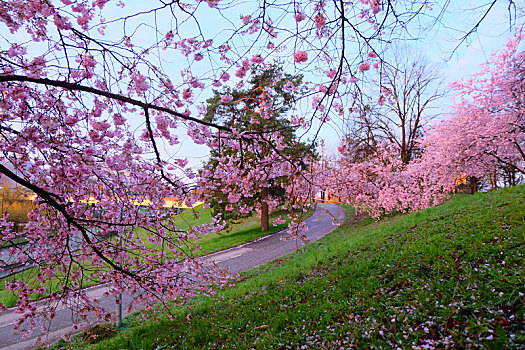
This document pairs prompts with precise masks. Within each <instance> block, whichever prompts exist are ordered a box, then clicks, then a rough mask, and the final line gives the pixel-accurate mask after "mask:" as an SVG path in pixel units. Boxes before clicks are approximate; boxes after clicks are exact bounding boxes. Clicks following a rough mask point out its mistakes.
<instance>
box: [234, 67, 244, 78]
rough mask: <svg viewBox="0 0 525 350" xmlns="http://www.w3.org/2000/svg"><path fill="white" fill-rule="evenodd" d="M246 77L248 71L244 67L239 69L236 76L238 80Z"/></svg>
mask: <svg viewBox="0 0 525 350" xmlns="http://www.w3.org/2000/svg"><path fill="white" fill-rule="evenodd" d="M245 75H246V69H244V67H241V68H239V69H237V71H236V72H235V76H236V77H237V78H244V76H245Z"/></svg>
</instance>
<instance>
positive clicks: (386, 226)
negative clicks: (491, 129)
mask: <svg viewBox="0 0 525 350" xmlns="http://www.w3.org/2000/svg"><path fill="white" fill-rule="evenodd" d="M524 232H525V186H518V187H514V188H506V189H503V190H501V191H495V192H489V193H478V194H476V195H456V196H454V197H453V198H452V199H451V200H450V201H449V202H447V203H445V204H443V205H441V206H438V207H435V208H431V209H428V210H425V211H421V212H417V213H411V214H406V215H396V216H392V217H389V218H386V219H383V220H381V221H379V222H374V221H372V220H369V219H365V220H362V221H360V222H355V221H353V220H352V219H350V220H348V221H347V222H346V224H344V225H342V226H340V227H339V228H338V229H337V230H336V231H334V232H333V233H331V234H329V235H328V236H326V237H324V238H322V239H321V240H319V241H317V242H314V243H312V244H310V245H308V246H306V247H305V248H303V249H302V250H301V251H297V252H294V253H291V254H289V255H287V256H285V257H284V258H282V259H278V260H276V261H274V262H270V263H268V264H266V265H263V266H260V267H258V268H256V269H254V270H251V271H249V272H247V273H245V274H244V275H243V276H242V279H241V282H239V284H238V285H237V286H236V287H233V288H226V289H224V290H222V291H221V292H219V293H218V295H216V296H215V297H204V296H202V297H199V298H196V299H194V300H193V301H191V302H190V304H188V305H186V306H185V307H174V309H173V311H172V312H173V313H174V314H175V315H176V319H175V320H174V321H170V320H169V319H168V318H167V317H166V316H165V315H163V314H162V313H159V312H158V311H156V312H144V313H143V314H135V315H132V316H131V317H129V318H127V319H126V321H125V326H126V327H127V329H123V330H121V331H118V332H106V333H103V335H108V334H111V335H112V337H111V338H110V339H106V340H103V341H102V342H100V343H98V344H95V345H89V344H86V343H85V342H83V341H82V338H83V337H84V338H85V337H87V336H86V335H80V336H78V337H77V338H76V339H75V340H74V341H73V342H71V343H65V342H60V343H58V344H56V345H55V347H57V348H59V347H64V348H70V347H71V348H84V347H90V348H94V349H172V348H173V349H215V348H227V349H230V348H236V349H298V348H304V349H334V348H354V347H355V348H363V349H364V348H384V349H390V348H397V347H399V348H403V349H405V348H416V349H417V348H436V347H438V348H447V347H458V348H465V347H469V346H473V347H482V348H492V349H500V348H523V347H525V316H524V314H525V311H524V304H525V297H524V294H525V269H523V262H524V260H525V259H524V256H525V245H524V243H525V237H524V235H525V234H524ZM143 316H145V317H146V318H147V320H146V321H144V320H143ZM90 339H94V337H91V338H90Z"/></svg>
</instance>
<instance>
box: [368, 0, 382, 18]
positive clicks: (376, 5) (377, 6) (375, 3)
mask: <svg viewBox="0 0 525 350" xmlns="http://www.w3.org/2000/svg"><path fill="white" fill-rule="evenodd" d="M370 7H371V8H372V13H373V14H374V15H377V14H378V13H379V12H380V11H381V3H380V2H379V0H372V1H371V2H370Z"/></svg>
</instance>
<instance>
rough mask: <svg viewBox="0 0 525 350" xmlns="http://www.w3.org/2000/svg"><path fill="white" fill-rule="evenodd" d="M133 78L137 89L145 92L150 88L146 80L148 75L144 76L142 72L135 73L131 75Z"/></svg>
mask: <svg viewBox="0 0 525 350" xmlns="http://www.w3.org/2000/svg"><path fill="white" fill-rule="evenodd" d="M131 80H132V81H133V83H134V85H135V90H137V91H140V92H144V91H147V90H148V89H149V84H148V82H147V81H146V77H145V76H143V75H142V74H138V73H134V74H133V75H132V76H131Z"/></svg>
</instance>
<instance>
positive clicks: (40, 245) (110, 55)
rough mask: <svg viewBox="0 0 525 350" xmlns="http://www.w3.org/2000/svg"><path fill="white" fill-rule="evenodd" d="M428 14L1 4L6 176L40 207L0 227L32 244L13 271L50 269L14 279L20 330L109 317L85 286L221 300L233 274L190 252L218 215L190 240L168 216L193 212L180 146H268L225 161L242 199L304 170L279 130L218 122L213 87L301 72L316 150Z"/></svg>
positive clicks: (0, 132)
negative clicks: (212, 113) (186, 209)
mask: <svg viewBox="0 0 525 350" xmlns="http://www.w3.org/2000/svg"><path fill="white" fill-rule="evenodd" d="M428 11H431V9H430V8H429V6H428V4H427V1H425V0H420V1H419V0H412V1H408V0H407V1H396V2H392V1H368V0H361V1H359V2H355V3H354V2H337V1H334V2H327V1H313V2H308V3H297V2H286V1H278V2H274V3H268V2H262V3H259V2H253V3H251V2H240V3H237V2H227V3H223V2H220V1H218V0H207V1H199V0H198V1H191V2H182V1H148V2H130V3H128V2H126V3H124V2H122V1H119V2H117V1H104V0H97V1H87V0H76V1H75V0H61V1H58V0H56V1H51V0H49V1H41V0H29V1H25V2H21V1H17V0H7V1H3V2H1V3H0V22H1V25H0V34H1V36H0V40H1V41H2V44H1V45H0V47H1V50H0V90H1V95H0V117H1V119H0V148H1V150H2V153H1V155H0V173H1V174H2V176H4V177H6V178H8V179H9V180H10V181H12V182H14V183H17V184H18V185H20V186H23V187H25V188H26V189H28V190H30V191H32V192H33V193H34V194H35V195H36V199H35V202H36V203H37V204H38V208H37V209H35V210H33V211H32V212H31V213H30V214H29V220H30V221H29V223H28V224H27V225H26V226H25V229H24V230H23V231H22V232H15V231H14V230H13V229H12V223H11V222H10V221H9V218H8V217H5V216H4V217H2V219H1V220H0V226H1V230H2V240H3V242H7V241H13V242H14V241H16V240H18V239H24V240H25V241H26V243H27V244H25V245H23V246H14V247H13V248H12V249H10V252H9V255H10V256H14V257H16V260H17V265H18V266H22V267H23V268H27V267H31V266H38V267H39V269H38V270H37V271H38V272H37V273H36V282H34V283H33V284H29V283H28V281H26V280H23V279H21V278H19V277H17V276H15V277H14V278H13V280H12V282H10V283H9V284H8V285H7V287H8V288H9V289H11V290H12V291H13V292H15V293H16V294H17V295H18V301H17V308H18V312H20V313H22V314H23V317H22V318H21V319H20V320H19V321H18V324H17V327H21V325H23V324H24V323H25V322H27V324H26V328H25V329H26V330H31V329H34V328H35V327H37V325H38V324H41V323H38V322H37V321H38V318H37V316H40V317H44V318H47V319H50V318H53V317H54V315H55V310H56V308H57V306H58V305H59V303H61V304H65V305H69V306H71V307H72V308H73V309H74V310H75V311H76V312H77V313H78V315H79V316H82V317H86V315H87V314H88V313H90V312H93V313H95V314H96V315H97V316H101V317H103V316H104V315H107V313H106V310H103V309H102V308H100V307H99V306H98V305H97V304H96V303H94V302H93V301H92V300H90V299H89V298H88V296H87V294H86V293H85V290H84V289H82V288H83V287H84V286H86V285H87V284H90V283H108V286H109V294H110V295H113V296H116V295H117V294H118V293H120V292H124V291H129V292H130V293H132V294H133V295H135V296H137V297H138V298H142V299H145V300H149V301H163V300H166V299H167V298H169V299H175V300H177V301H183V300H184V299H185V298H188V297H191V296H192V295H194V293H195V292H196V291H198V290H202V291H203V292H212V291H213V285H215V286H216V285H220V284H221V283H223V282H224V279H223V278H222V275H221V274H219V273H218V272H216V271H213V270H212V269H211V268H210V267H207V266H202V265H201V264H200V263H199V260H196V259H193V257H192V252H191V250H190V251H188V249H187V248H186V246H187V245H186V243H187V241H188V240H190V239H192V240H197V239H198V237H199V234H206V233H209V232H213V231H214V230H218V229H220V228H221V227H222V221H221V220H220V218H216V220H215V221H214V222H212V223H211V224H210V225H205V226H200V227H193V228H191V229H189V230H181V229H179V228H178V227H177V226H176V224H175V223H173V222H171V221H170V220H165V219H163V218H161V216H160V214H159V211H160V209H161V208H162V207H163V205H164V198H165V197H167V196H170V197H177V198H180V199H181V200H185V201H186V202H187V203H188V204H191V203H193V201H194V200H195V198H194V197H192V195H191V194H192V193H193V191H191V189H192V188H191V187H190V186H188V179H189V180H191V179H194V178H195V173H194V171H193V170H192V169H191V168H190V166H189V165H188V158H187V156H188V154H183V153H177V152H176V150H177V149H178V148H179V147H183V146H184V144H183V143H184V142H190V143H192V144H195V145H203V144H205V145H208V146H210V147H212V148H213V147H219V145H220V144H221V142H224V144H225V145H227V146H229V147H232V148H236V149H239V151H240V149H241V147H243V151H242V152H239V153H243V152H244V151H245V150H246V151H247V152H248V151H249V152H262V150H264V151H265V155H264V157H262V158H260V159H259V160H258V161H257V162H256V163H253V164H250V165H249V166H248V165H246V167H241V166H236V165H237V164H243V163H242V161H241V162H239V159H238V158H231V159H225V160H224V162H221V164H223V165H224V169H223V170H224V172H225V174H226V173H228V174H234V173H236V172H238V173H239V177H238V181H240V182H241V186H239V187H238V190H239V191H243V192H242V195H250V194H253V193H254V191H260V187H257V186H254V185H253V184H254V181H266V180H268V179H274V181H280V179H281V178H284V177H289V178H290V177H291V178H296V177H297V176H298V175H299V174H298V169H299V168H300V167H298V166H297V165H296V162H294V161H291V160H289V159H287V157H286V156H285V154H283V152H281V151H282V150H280V149H279V148H280V147H279V143H280V141H279V140H280V139H281V138H282V135H280V131H279V130H274V129H271V128H261V129H258V130H239V129H238V128H236V127H234V126H228V125H226V124H222V123H220V122H213V121H207V120H205V119H204V118H203V117H204V115H205V114H206V108H205V105H203V104H202V103H201V102H204V101H205V99H206V98H208V97H209V96H210V95H211V90H212V89H213V88H219V87H221V86H223V85H228V86H231V87H236V88H242V87H243V86H244V84H245V81H246V78H247V73H248V72H249V71H250V69H251V67H252V66H253V65H254V64H262V63H264V62H266V61H268V60H270V61H273V60H274V59H281V60H282V61H283V62H285V63H286V67H285V68H286V70H287V71H289V72H294V73H300V74H303V75H304V76H305V84H306V86H307V88H308V89H309V92H308V93H307V94H305V95H304V96H303V98H302V101H298V103H305V104H307V105H310V106H312V109H311V110H309V111H308V112H307V113H304V115H296V116H289V118H290V119H291V122H292V124H294V125H296V126H297V127H298V128H299V127H303V128H304V130H305V131H304V132H305V133H306V132H308V133H310V134H313V135H314V141H315V138H316V137H317V135H318V131H319V128H318V127H319V125H322V124H323V123H326V122H327V121H328V120H329V119H330V118H333V117H334V116H341V115H344V110H345V103H348V102H349V101H350V102H349V103H352V101H353V99H354V97H355V96H356V93H357V91H358V90H359V84H360V83H362V82H364V81H365V80H366V75H367V74H368V73H367V72H369V71H370V69H371V67H374V64H379V62H380V61H381V57H380V55H379V53H381V52H383V49H385V48H386V46H388V45H389V41H390V40H391V39H395V38H399V37H402V36H403V33H404V32H405V31H406V30H407V28H408V27H407V24H409V23H410V21H411V20H413V19H415V18H418V15H419V14H420V13H423V12H428ZM212 20H213V25H210V24H209V23H211V21H212ZM385 33H386V34H385ZM370 52H374V53H375V56H373V55H372V56H373V57H372V56H370V55H369V53H370ZM268 102H270V101H268ZM219 132H220V133H221V137H220V138H219V137H218V133H219ZM223 135H224V136H223ZM218 139H221V142H217V140H218ZM185 140H188V141H185ZM214 142H215V143H216V144H213V143H214ZM242 159H243V157H242V156H241V160H242ZM243 171H248V174H242V176H240V175H241V174H240V173H241V172H243ZM261 174H264V175H261ZM261 176H264V178H261ZM303 178H306V176H305V177H303ZM298 189H301V190H302V191H303V193H308V192H311V191H308V190H304V189H305V186H304V184H298V183H297V182H294V181H292V182H291V183H289V185H288V187H287V191H288V193H289V196H290V198H293V197H294V195H295V191H296V190H298ZM231 195H232V198H231V201H232V202H235V199H236V198H237V197H238V196H239V195H241V193H232V194H231ZM140 205H147V206H148V208H149V214H146V213H144V212H142V211H141V210H140ZM290 205H292V206H293V205H295V204H293V203H291V204H290ZM292 224H293V225H300V224H299V222H298V221H297V220H296V221H293V223H292ZM139 228H140V229H142V230H143V231H144V232H146V233H147V237H146V238H144V236H143V235H140V234H139V233H138V232H139V230H138V229H139ZM2 254H3V255H4V254H6V253H5V252H4V251H2ZM2 261H4V260H2ZM2 264H3V263H2ZM0 268H2V270H3V272H5V271H8V270H7V269H8V268H9V266H6V265H5V264H3V265H2V266H0ZM8 272H9V271H8ZM49 280H53V281H56V282H53V284H54V289H53V290H50V286H49V284H46V281H49ZM35 293H36V294H40V295H49V296H50V298H49V299H48V303H47V304H46V307H44V308H42V309H37V308H36V307H35V306H34V305H33V304H32V303H31V302H30V295H32V294H35ZM0 307H2V306H0ZM82 317H80V318H79V319H82ZM75 326H76V324H75ZM20 329H21V328H20Z"/></svg>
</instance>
